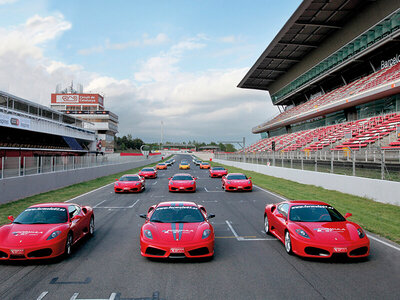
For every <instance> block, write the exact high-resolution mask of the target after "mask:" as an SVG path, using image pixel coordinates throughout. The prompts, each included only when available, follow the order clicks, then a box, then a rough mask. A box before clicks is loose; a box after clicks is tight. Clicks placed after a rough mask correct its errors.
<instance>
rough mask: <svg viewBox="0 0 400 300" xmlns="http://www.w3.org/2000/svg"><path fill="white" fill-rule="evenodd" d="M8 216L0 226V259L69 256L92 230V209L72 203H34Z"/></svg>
mask: <svg viewBox="0 0 400 300" xmlns="http://www.w3.org/2000/svg"><path fill="white" fill-rule="evenodd" d="M8 219H9V220H10V221H11V223H10V224H7V225H4V226H1V227H0V260H25V259H44V258H53V257H57V256H59V255H61V254H64V255H65V256H69V255H70V254H71V250H72V246H73V245H74V244H75V243H76V242H77V241H79V240H80V239H81V238H82V237H84V236H86V235H89V236H91V235H93V233H94V214H93V209H92V208H91V207H89V206H79V205H78V204H72V203H65V202H64V203H43V204H37V205H33V206H31V207H29V208H27V209H26V210H24V211H23V212H22V213H21V214H20V215H19V216H18V217H16V218H15V219H14V217H12V216H10V217H8Z"/></svg>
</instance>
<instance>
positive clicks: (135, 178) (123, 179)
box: [119, 176, 140, 181]
mask: <svg viewBox="0 0 400 300" xmlns="http://www.w3.org/2000/svg"><path fill="white" fill-rule="evenodd" d="M119 181H140V178H139V177H138V176H122V177H121V178H120V179H119Z"/></svg>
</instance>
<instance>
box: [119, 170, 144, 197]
mask: <svg viewBox="0 0 400 300" xmlns="http://www.w3.org/2000/svg"><path fill="white" fill-rule="evenodd" d="M115 180H116V182H115V183H114V192H116V193H124V192H136V193H138V192H141V191H144V190H145V189H146V186H145V179H144V177H142V176H140V175H138V174H126V175H123V176H121V178H119V179H115Z"/></svg>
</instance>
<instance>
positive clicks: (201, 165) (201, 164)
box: [200, 161, 211, 169]
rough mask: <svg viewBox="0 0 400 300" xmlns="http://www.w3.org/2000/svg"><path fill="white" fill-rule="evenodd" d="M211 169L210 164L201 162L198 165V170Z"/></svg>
mask: <svg viewBox="0 0 400 300" xmlns="http://www.w3.org/2000/svg"><path fill="white" fill-rule="evenodd" d="M210 167H211V165H210V163H208V162H204V161H202V162H201V163H200V169H209V168H210Z"/></svg>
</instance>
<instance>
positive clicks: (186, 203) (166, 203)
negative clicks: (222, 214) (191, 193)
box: [157, 201, 198, 207]
mask: <svg viewBox="0 0 400 300" xmlns="http://www.w3.org/2000/svg"><path fill="white" fill-rule="evenodd" d="M173 204H175V205H177V206H196V207H198V206H197V204H196V203H194V202H190V201H165V202H160V203H158V205H157V207H159V206H171V205H173Z"/></svg>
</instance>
